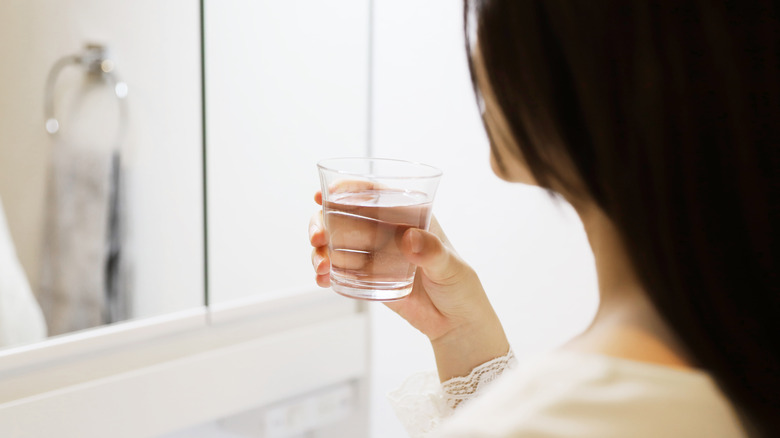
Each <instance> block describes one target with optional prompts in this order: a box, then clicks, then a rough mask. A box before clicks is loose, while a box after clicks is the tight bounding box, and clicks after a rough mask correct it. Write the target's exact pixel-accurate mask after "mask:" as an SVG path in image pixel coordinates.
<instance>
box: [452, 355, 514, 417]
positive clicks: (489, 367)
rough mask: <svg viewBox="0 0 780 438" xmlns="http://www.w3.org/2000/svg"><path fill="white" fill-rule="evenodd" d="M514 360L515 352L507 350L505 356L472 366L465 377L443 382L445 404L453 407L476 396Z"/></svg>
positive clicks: (509, 366) (511, 364)
mask: <svg viewBox="0 0 780 438" xmlns="http://www.w3.org/2000/svg"><path fill="white" fill-rule="evenodd" d="M515 362H517V360H516V359H515V353H513V352H512V350H509V353H507V354H506V355H505V356H501V357H497V358H495V359H493V360H490V361H487V362H485V363H483V364H482V365H479V366H478V367H476V368H474V369H473V370H471V373H469V375H468V376H466V377H453V378H452V379H450V380H447V381H446V382H443V383H442V384H441V386H442V391H444V398H445V399H446V401H447V406H448V407H449V408H450V409H455V408H457V407H458V406H459V405H460V404H461V403H463V402H464V401H466V400H469V399H472V398H474V397H477V396H478V395H479V392H480V389H482V388H484V387H485V385H487V384H488V383H490V382H492V381H493V380H496V378H498V376H500V375H501V374H502V373H503V372H504V370H505V369H507V368H512V367H513V366H514V364H515Z"/></svg>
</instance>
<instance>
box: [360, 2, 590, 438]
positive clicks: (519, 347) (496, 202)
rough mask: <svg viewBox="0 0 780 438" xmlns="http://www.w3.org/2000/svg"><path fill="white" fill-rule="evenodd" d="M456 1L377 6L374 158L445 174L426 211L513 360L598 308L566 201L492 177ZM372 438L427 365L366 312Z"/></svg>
mask: <svg viewBox="0 0 780 438" xmlns="http://www.w3.org/2000/svg"><path fill="white" fill-rule="evenodd" d="M461 14H462V3H461V2H460V1H452V0H436V1H426V2H419V1H414V0H375V17H374V25H375V27H374V32H375V44H374V47H373V49H374V52H373V56H374V66H373V68H374V88H373V90H374V106H373V125H374V131H373V142H374V149H375V155H377V156H391V157H400V158H405V159H412V160H418V161H422V162H425V163H429V164H432V165H435V166H437V167H439V168H441V169H442V170H443V171H444V177H443V179H442V183H441V186H440V187H439V191H438V195H437V199H436V203H435V205H434V214H435V215H436V216H437V218H438V220H439V222H440V223H441V224H442V226H443V227H444V229H445V231H446V232H447V235H448V237H449V238H450V240H451V241H452V242H453V244H454V245H455V246H456V248H457V249H458V252H459V253H460V255H461V256H463V258H465V259H466V260H467V261H468V262H469V263H471V265H472V266H473V267H474V268H475V269H476V270H477V272H478V273H479V275H480V278H481V280H482V282H483V284H484V286H485V288H486V290H487V292H488V295H489V296H490V298H491V301H492V303H493V305H494V307H495V308H496V311H497V312H498V314H499V317H501V320H502V321H503V323H504V326H505V328H506V331H507V334H508V336H509V338H510V342H511V343H512V345H513V347H514V349H515V352H516V353H517V355H518V356H519V357H521V358H522V357H523V356H527V355H530V354H533V353H537V352H541V351H544V350H548V349H551V348H553V347H555V346H556V345H558V344H560V343H562V342H563V341H564V340H566V339H567V338H569V337H570V336H572V335H574V334H576V333H577V332H579V331H580V330H582V329H584V328H585V326H586V325H587V323H588V322H589V320H590V318H591V316H592V315H593V313H594V311H595V308H596V304H597V292H596V278H595V270H594V267H593V260H592V254H591V252H590V250H589V247H588V245H587V240H586V238H585V234H584V232H583V230H582V226H581V224H580V222H579V220H578V218H577V217H576V214H575V213H574V212H573V210H572V209H571V208H570V207H569V206H568V205H563V204H560V203H555V202H553V201H551V200H550V198H549V197H548V195H547V194H546V193H545V192H543V191H541V190H539V189H537V188H532V187H526V186H522V185H517V184H509V183H505V182H502V181H500V180H499V179H498V178H497V177H495V176H494V175H493V174H492V172H491V170H490V165H489V162H488V157H489V148H488V144H487V139H486V137H485V134H484V132H483V129H482V126H481V122H480V118H479V114H478V111H477V109H476V105H475V101H474V96H473V92H472V89H471V83H470V79H469V76H468V68H467V66H466V58H465V53H464V44H463V36H462V33H463V31H462V29H463V26H462V19H461ZM371 307H372V313H373V315H372V316H373V318H374V320H373V321H374V336H373V347H372V363H373V373H374V374H373V381H372V388H373V399H372V402H373V406H372V438H390V437H393V438H397V437H402V436H404V431H403V429H402V427H401V426H400V424H399V423H398V422H397V420H396V419H395V418H394V416H393V413H392V411H391V409H390V407H389V405H388V404H387V402H386V401H385V398H384V394H385V393H387V392H388V391H390V390H392V389H394V388H395V387H397V386H398V385H399V384H400V383H401V382H402V381H403V379H404V378H405V377H406V376H407V375H409V374H411V373H412V372H416V371H422V370H429V369H430V370H434V369H435V364H434V362H433V354H432V352H431V351H430V346H429V344H428V342H427V340H426V339H425V338H424V336H423V335H421V334H420V333H419V332H416V331H415V330H414V329H412V328H411V327H409V326H408V325H407V324H406V323H405V322H404V321H403V320H402V319H401V318H399V317H397V316H396V315H395V314H393V313H392V312H390V311H389V310H388V309H387V308H385V307H384V306H382V305H372V306H371Z"/></svg>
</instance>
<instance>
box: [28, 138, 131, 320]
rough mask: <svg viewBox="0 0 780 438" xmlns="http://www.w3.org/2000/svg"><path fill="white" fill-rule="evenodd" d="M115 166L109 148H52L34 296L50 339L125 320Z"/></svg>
mask: <svg viewBox="0 0 780 438" xmlns="http://www.w3.org/2000/svg"><path fill="white" fill-rule="evenodd" d="M119 167H120V166H119V161H118V157H117V155H116V153H115V152H113V151H112V150H110V149H108V148H107V149H105V150H99V149H96V148H80V147H75V146H71V145H66V144H58V145H55V146H54V148H53V150H52V160H51V166H50V175H49V188H48V199H47V209H48V211H47V215H46V229H45V231H44V252H43V257H42V260H41V262H42V276H41V284H40V291H39V294H38V299H39V301H40V303H41V307H42V309H43V312H44V315H45V316H46V322H47V324H48V327H49V334H50V335H57V334H61V333H67V332H71V331H74V330H81V329H86V328H90V327H95V326H98V325H102V324H105V323H108V322H113V321H117V320H121V319H125V318H126V317H127V306H126V305H125V297H124V294H122V293H121V292H120V291H119V288H120V287H119V286H120V285H121V283H122V282H121V280H120V279H119V278H118V276H119V275H120V274H119V271H120V269H119V266H120V263H119V254H120V248H121V232H120V230H119V222H120V221H119V217H120V212H119V205H120V201H119V199H120V196H119V193H120V192H119V186H118V181H119V179H120V176H119V174H118V172H119Z"/></svg>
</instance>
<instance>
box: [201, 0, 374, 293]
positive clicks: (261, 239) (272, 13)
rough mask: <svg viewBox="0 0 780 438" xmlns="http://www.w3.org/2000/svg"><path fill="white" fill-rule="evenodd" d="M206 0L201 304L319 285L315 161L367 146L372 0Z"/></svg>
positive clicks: (362, 152)
mask: <svg viewBox="0 0 780 438" xmlns="http://www.w3.org/2000/svg"><path fill="white" fill-rule="evenodd" d="M204 3H205V12H204V16H205V27H204V30H205V33H204V38H205V46H204V47H205V66H206V69H205V78H206V80H205V82H206V109H207V111H206V157H207V160H206V161H207V164H208V174H207V182H208V189H207V193H208V233H209V237H208V248H209V250H208V256H209V304H210V306H211V305H214V306H222V305H227V303H231V302H233V303H236V302H241V301H246V300H248V301H252V300H258V299H259V300H262V299H264V298H269V297H279V296H280V295H281V296H285V295H290V294H296V293H299V292H304V291H311V290H314V289H318V288H317V286H316V285H315V283H314V280H313V273H312V270H311V263H310V260H309V254H310V252H311V247H310V246H309V243H308V237H307V234H306V230H307V228H308V222H309V217H310V216H311V215H312V214H313V213H314V212H315V211H316V210H317V209H318V208H319V207H318V206H317V205H316V204H315V203H314V201H313V196H314V192H315V190H318V188H319V180H318V177H317V169H316V163H317V161H319V160H321V159H324V158H328V157H333V156H362V155H366V154H367V153H369V148H368V144H369V135H370V134H369V133H370V128H369V114H368V112H369V103H370V102H369V99H370V93H369V69H370V53H369V49H370V13H371V11H370V8H371V4H372V2H370V1H366V0H337V1H329V2H321V1H314V0H291V1H270V0H263V1H256V0H206V1H205V2H204ZM322 293H332V292H328V291H322Z"/></svg>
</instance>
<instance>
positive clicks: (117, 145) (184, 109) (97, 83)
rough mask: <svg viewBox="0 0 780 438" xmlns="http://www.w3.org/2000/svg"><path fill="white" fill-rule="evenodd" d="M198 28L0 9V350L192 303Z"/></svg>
mask: <svg viewBox="0 0 780 438" xmlns="http://www.w3.org/2000/svg"><path fill="white" fill-rule="evenodd" d="M199 21H200V19H199V6H198V4H197V3H193V2H190V1H185V0H174V1H168V2H157V1H154V0H142V1H135V2H122V1H120V0H112V1H104V2H92V1H87V0H67V1H61V2H52V1H46V0H34V1H29V0H10V1H4V2H2V4H0V41H2V43H0V59H3V63H2V65H0V96H2V99H0V205H1V207H0V348H2V347H8V346H15V345H21V344H25V343H30V342H34V341H37V340H41V339H44V338H46V337H47V336H53V335H61V334H64V333H70V332H73V331H77V330H83V329H88V328H93V327H97V326H101V325H104V324H110V323H114V322H118V321H124V320H128V319H137V318H144V317H149V316H153V315H160V314H164V313H168V312H173V311H178V310H183V309H186V308H190V307H195V306H202V305H203V304H204V301H203V289H204V287H203V278H204V275H203V259H204V257H203V237H202V236H203V219H202V218H203V202H202V199H203V197H202V186H203V182H202V181H203V180H202V171H201V169H202V139H201V105H200V104H201V99H200V90H201V83H200V30H199V26H198V24H199Z"/></svg>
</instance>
